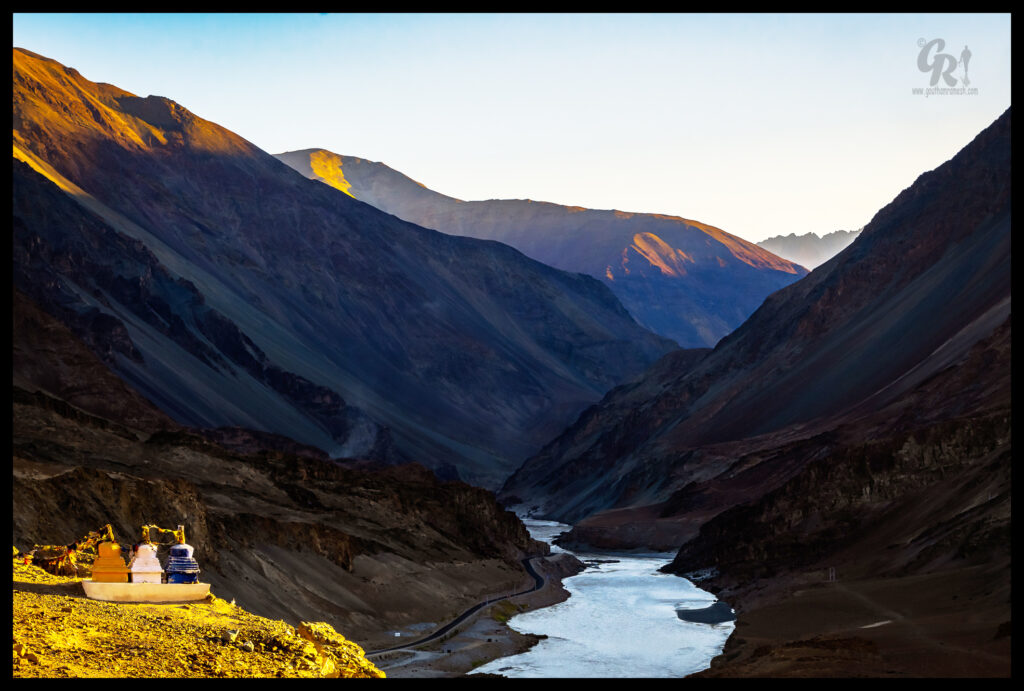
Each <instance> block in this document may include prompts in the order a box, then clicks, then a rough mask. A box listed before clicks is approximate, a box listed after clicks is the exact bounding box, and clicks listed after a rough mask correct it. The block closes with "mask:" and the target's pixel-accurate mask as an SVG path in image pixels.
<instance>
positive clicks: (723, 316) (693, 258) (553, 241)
mask: <svg viewBox="0 0 1024 691" xmlns="http://www.w3.org/2000/svg"><path fill="white" fill-rule="evenodd" d="M277 158H279V159H280V160H281V161H284V162H285V163H287V164H288V165H289V166H291V167H293V168H295V169H296V170H297V171H299V172H300V173H302V174H303V175H305V176H306V177H309V178H311V179H314V180H319V181H321V182H324V183H326V184H328V185H330V186H332V187H335V188H337V189H340V190H342V191H343V192H345V193H346V194H347V195H349V196H351V197H353V198H355V199H359V200H361V201H364V202H366V203H368V204H372V205H373V206H375V207H377V208H379V209H382V210H384V211H387V212H388V213H391V214H394V215H395V216H397V217H399V218H401V219H403V220H406V221H410V222H412V223H416V224H418V225H421V226H424V227H427V228H433V229H435V230H439V231H442V232H445V233H451V234H454V235H461V236H468V237H474V238H482V239H486V240H498V241H500V242H503V243H506V244H508V245H511V246H512V247H515V248H516V249H518V250H520V251H521V252H523V253H524V254H525V255H527V256H528V257H532V258H533V259H537V260H538V261H542V262H544V263H545V264H549V265H551V266H554V267H556V268H559V269H565V270H566V271H573V272H579V273H583V274H586V275H588V276H593V277H594V278H597V279H599V280H601V281H602V282H603V283H604V284H605V285H606V286H608V287H609V288H610V289H611V291H612V292H613V293H615V295H616V296H617V297H618V298H619V300H621V301H622V304H623V305H625V307H626V309H628V310H629V312H630V314H632V315H633V317H634V318H635V319H636V320H637V321H638V322H640V324H642V325H644V326H646V327H647V328H649V329H651V330H652V331H655V332H656V333H659V334H661V335H662V336H666V337H668V338H671V339H673V340H675V341H676V342H677V343H679V345H681V346H683V347H684V348H701V347H706V346H714V345H715V344H716V343H717V342H718V341H719V339H721V338H722V337H723V336H725V335H726V334H728V333H729V332H730V331H732V330H733V329H735V328H736V327H737V326H739V325H740V324H741V323H743V321H744V320H745V319H746V318H747V317H748V316H750V314H751V313H752V312H753V311H754V310H755V309H757V308H758V307H759V306H760V304H761V302H762V301H763V300H764V299H765V297H767V296H768V294H770V293H772V292H774V291H776V290H778V289H779V288H782V287H783V286H786V285H789V284H790V283H792V282H793V281H796V280H797V279H799V278H801V277H802V276H804V275H806V273H807V271H806V269H804V268H803V267H802V266H798V265H796V264H794V263H793V262H791V261H788V260H786V259H781V258H780V257H777V256H775V255H774V254H772V253H771V252H769V251H766V250H764V249H762V248H760V247H758V246H757V245H755V244H753V243H750V242H747V241H745V240H742V239H740V238H738V237H735V236H733V235H730V234H729V233H726V232H724V231H722V230H719V229H718V228H715V227H713V226H709V225H707V224H705V223H700V222H697V221H691V220H687V219H683V218H678V217H676V216H665V215H662V214H650V213H629V212H624V211H617V210H608V211H604V210H596V209H584V208H582V207H577V206H562V205H559V204H551V203H548V202H537V201H532V200H529V199H504V200H496V199H491V200H487V201H470V202H467V201H463V200H461V199H456V198H454V197H449V196H446V195H443V194H440V193H438V192H435V191H433V190H430V189H428V188H427V187H425V186H424V185H422V184H421V183H419V182H416V181H415V180H412V179H410V178H408V177H406V176H405V175H402V174H401V173H399V172H398V171H395V170H392V169H391V168H389V167H388V166H386V165H384V164H383V163H376V162H373V161H367V160H365V159H361V158H356V157H354V156H342V155H339V154H336V153H333V152H330V151H326V150H323V149H304V150H301V151H289V152H286V153H282V154H277Z"/></svg>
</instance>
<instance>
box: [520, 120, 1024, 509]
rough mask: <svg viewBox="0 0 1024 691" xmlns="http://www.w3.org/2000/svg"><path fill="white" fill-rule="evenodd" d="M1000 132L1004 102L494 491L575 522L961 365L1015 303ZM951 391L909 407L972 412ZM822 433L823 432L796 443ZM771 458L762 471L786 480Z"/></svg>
mask: <svg viewBox="0 0 1024 691" xmlns="http://www.w3.org/2000/svg"><path fill="white" fill-rule="evenodd" d="M1008 141H1009V115H1008V114H1007V115H1006V116H1004V117H1003V118H1001V119H1000V120H999V121H998V122H997V123H995V124H994V125H993V126H992V127H990V128H989V129H987V130H986V131H985V132H983V133H982V134H980V135H979V136H978V137H977V138H976V140H975V141H974V142H972V143H971V144H970V145H969V146H968V147H966V148H965V149H964V150H963V151H962V152H961V153H960V154H958V155H957V156H956V157H954V158H953V159H952V160H951V161H949V162H947V163H946V164H945V165H943V166H942V167H940V168H938V169H937V170H935V171H932V172H929V173H925V174H924V175H922V176H921V178H919V180H918V181H917V182H916V183H915V184H914V185H913V186H911V187H910V188H908V189H907V190H905V191H904V192H903V193H901V194H900V195H899V196H898V197H897V198H896V200H894V201H893V202H892V203H891V204H890V205H889V206H887V207H886V208H884V209H882V210H881V211H880V212H879V213H878V214H876V216H875V218H874V219H873V220H872V222H871V223H870V224H869V225H868V226H867V227H866V228H865V230H864V232H863V233H862V234H861V236H860V237H859V238H858V239H857V241H856V242H854V243H853V244H852V245H851V246H850V247H848V248H847V249H846V250H844V251H843V252H842V253H840V254H839V255H838V256H836V257H835V258H833V259H832V260H831V261H829V262H827V263H826V264H825V265H823V266H822V267H819V268H818V269H817V270H815V271H814V272H812V273H811V274H810V275H809V276H808V277H806V278H805V279H803V280H801V281H799V282H797V283H795V284H793V285H792V286H789V287H787V288H786V289H784V290H781V291H779V292H777V293H775V294H773V295H771V296H770V297H769V298H768V299H767V300H766V301H765V303H764V305H763V306H762V307H761V308H760V309H759V310H758V311H757V312H756V313H755V314H754V315H753V316H752V317H751V318H750V319H749V320H748V321H747V322H745V323H744V324H743V326H742V327H740V328H739V329H737V330H736V331H735V332H733V333H732V334H730V335H729V336H728V337H727V338H725V339H724V340H723V341H722V342H721V343H720V344H719V345H718V346H717V347H716V348H715V349H714V350H713V351H712V352H710V353H708V354H707V355H706V356H703V357H701V358H700V359H697V360H696V361H694V360H693V359H690V360H688V361H687V360H683V359H682V358H680V357H679V355H670V356H667V357H666V358H664V359H663V360H662V361H661V362H659V363H658V364H656V365H655V366H654V367H652V369H651V370H650V371H649V372H648V373H647V374H646V375H645V377H643V378H642V379H640V380H638V381H636V382H633V383H631V384H628V385H624V386H621V387H618V388H617V389H615V390H613V391H612V392H610V393H609V394H608V396H606V397H605V399H604V400H603V401H602V402H601V403H600V404H598V405H596V406H594V407H592V408H591V409H589V410H588V411H586V412H585V413H584V414H583V415H581V416H580V419H579V420H578V421H577V422H576V423H575V424H574V425H573V426H572V427H570V428H569V430H567V432H566V433H565V434H564V435H562V436H561V437H559V438H558V439H556V440H554V441H553V442H552V443H551V444H549V445H548V446H547V447H545V449H544V450H543V451H542V453H541V454H539V455H538V456H536V457H535V458H533V459H531V460H529V461H527V463H525V464H524V465H523V467H522V468H520V470H519V471H517V473H516V474H515V475H514V476H513V477H511V478H510V479H509V481H508V483H507V484H506V487H505V490H504V491H505V493H506V494H517V495H519V496H520V497H522V498H524V499H528V500H530V501H531V502H532V503H534V504H537V505H538V506H539V507H540V509H541V512H542V513H545V514H547V515H551V516H552V517H555V518H560V519H564V520H568V521H571V522H575V521H577V520H579V519H580V518H582V517H583V516H586V515H588V514H591V513H594V512H596V511H598V510H601V509H608V508H612V507H616V506H620V507H622V506H637V505H650V504H654V503H657V502H662V501H665V500H666V499H668V497H669V496H671V494H672V493H673V492H675V491H676V490H679V489H682V488H684V487H685V486H686V485H687V484H689V483H691V482H693V483H695V486H696V485H700V484H702V483H706V482H710V481H713V480H714V479H715V478H721V477H733V478H735V477H739V475H740V473H739V471H740V470H741V469H749V468H755V467H756V466H757V465H758V464H759V463H760V461H762V460H764V459H765V458H767V457H770V456H771V455H774V454H776V453H778V450H779V449H781V448H783V447H785V446H790V447H792V448H794V449H796V448H798V447H799V448H804V447H806V449H807V451H806V453H807V454H809V455H810V456H813V455H814V454H815V453H818V450H817V449H820V448H825V447H827V446H828V445H829V444H831V443H832V442H831V441H830V439H831V437H830V436H829V435H830V434H831V432H830V431H831V430H835V429H838V428H839V427H840V426H841V425H842V424H846V423H849V422H851V421H852V420H854V419H857V418H860V417H864V416H866V415H868V414H870V413H875V412H877V411H879V410H881V409H883V408H884V407H886V406H888V405H892V404H894V402H895V401H898V400H900V399H901V398H903V397H905V396H909V395H911V392H913V391H914V389H915V388H916V387H918V386H920V385H922V383H924V382H925V381H927V380H928V378H929V377H932V376H934V375H936V374H938V373H939V372H942V371H943V370H945V369H947V368H949V367H951V366H954V365H956V364H958V363H959V362H960V361H962V360H963V359H964V358H965V357H966V356H967V353H968V352H969V351H970V349H971V347H973V346H974V345H975V344H976V343H978V342H979V341H981V340H983V339H984V338H987V337H988V336H989V335H990V334H992V333H993V332H994V331H995V330H996V329H997V328H999V327H1000V325H1002V324H1003V323H1004V322H1005V321H1006V320H1007V319H1008V316H1009V312H1010V268H1009V267H1010V254H1009V183H1008V178H1009V154H1008V151H1009V146H1008ZM991 376H994V377H996V378H997V381H1002V380H1003V379H1006V378H1007V377H1008V372H1005V371H999V370H997V371H995V372H993V373H991ZM949 394H950V395H949V400H948V401H947V402H944V403H941V405H939V406H938V407H937V408H923V409H920V410H912V411H911V412H908V415H910V414H912V415H914V416H915V418H916V419H918V420H919V421H923V420H925V419H928V420H933V419H944V418H946V417H955V416H961V415H966V414H968V413H969V412H970V410H971V409H972V406H971V404H970V403H969V401H971V400H973V399H971V398H970V397H969V396H967V393H966V392H964V391H951V392H949ZM818 434H823V435H826V436H824V437H822V440H821V441H820V442H814V443H811V442H808V441H807V440H809V439H811V438H812V437H814V436H815V435H818ZM833 436H834V435H833ZM749 454H754V455H752V456H750V457H749V458H746V459H745V458H744V456H747V455H749ZM781 470H782V469H781V468H776V470H775V472H774V473H772V474H771V475H770V477H769V478H768V479H769V481H770V482H773V483H775V482H782V481H784V480H785V479H787V472H790V471H787V472H781ZM791 470H795V468H793V469H791ZM762 481H763V479H762ZM768 489H771V487H767V486H761V485H758V490H757V491H767V490H768ZM691 491H692V488H691ZM722 508H724V507H722Z"/></svg>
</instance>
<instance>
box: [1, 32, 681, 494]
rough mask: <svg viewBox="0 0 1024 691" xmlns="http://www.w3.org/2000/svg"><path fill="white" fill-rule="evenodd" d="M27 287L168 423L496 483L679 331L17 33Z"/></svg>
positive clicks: (19, 256) (19, 223) (21, 262)
mask: <svg viewBox="0 0 1024 691" xmlns="http://www.w3.org/2000/svg"><path fill="white" fill-rule="evenodd" d="M13 67H14V118H13V120H14V122H13V136H14V157H15V162H14V178H15V185H14V229H15V232H14V283H15V286H16V287H17V288H18V289H19V290H21V291H22V292H23V293H24V294H25V295H26V296H27V297H29V298H30V299H31V300H32V301H33V302H34V303H35V304H36V305H37V306H38V307H39V308H40V309H42V310H43V311H45V312H47V313H49V314H51V315H53V316H55V317H56V318H57V319H58V320H59V321H60V322H61V323H63V324H65V325H66V326H67V327H68V328H69V329H71V331H72V332H74V333H75V334H76V335H77V336H79V337H80V338H81V339H82V340H83V341H84V342H85V343H86V344H87V345H88V346H89V347H90V348H91V349H92V350H93V352H96V353H99V354H101V355H102V356H103V357H104V361H105V362H106V363H107V364H109V365H110V367H111V368H112V369H113V370H114V372H116V374H117V375H118V376H119V377H121V378H122V379H123V380H124V381H125V382H127V383H128V384H130V385H131V386H132V387H133V388H134V389H136V390H137V391H138V392H139V393H141V394H142V395H143V396H144V397H145V398H147V399H148V400H150V401H152V402H153V403H154V404H155V405H156V406H157V407H158V408H159V409H160V410H161V411H163V412H164V413H165V414H166V415H168V416H169V417H171V418H173V419H174V420H175V421H176V422H177V423H180V424H185V425H189V426H194V427H206V428H214V427H232V426H241V427H245V428H250V429H254V430H259V431H264V432H269V433H275V434H283V435H285V436H288V437H290V438H292V439H295V440H297V441H299V442H301V443H304V444H309V445H313V446H316V447H318V448H321V449H323V450H324V451H325V452H326V453H328V454H329V455H330V456H332V457H341V456H361V457H376V458H379V459H382V460H385V461H388V462H402V461H405V460H410V459H412V460H416V461H418V462H421V463H423V464H426V465H428V466H430V467H433V468H442V467H449V466H454V468H455V469H456V471H457V472H458V473H459V475H460V476H461V477H462V478H464V479H466V480H468V481H471V482H474V483H476V484H479V485H484V486H492V487H493V486H496V485H497V484H498V483H500V481H501V480H502V479H503V478H504V477H505V476H506V475H507V473H508V472H509V471H510V470H511V469H512V468H514V467H515V466H516V465H517V464H518V463H520V462H521V461H522V459H523V458H525V457H526V456H528V455H529V454H530V453H532V452H534V451H535V450H536V449H537V448H539V447H540V445H541V444H542V443H543V442H544V441H545V440H546V439H548V438H550V437H551V436H552V435H553V434H555V433H557V432H558V431H559V430H560V429H561V428H562V427H563V426H564V425H565V424H568V422H570V421H571V420H572V419H574V418H575V416H576V415H577V414H578V413H579V411H580V410H581V409H582V408H584V407H585V406H586V405H588V404H589V403H592V402H594V401H596V400H597V399H598V398H599V397H600V395H601V394H602V393H603V392H604V391H606V390H607V389H608V388H609V387H611V386H613V385H615V384H617V383H619V382H621V381H624V380H626V379H628V378H630V377H631V376H633V375H635V374H637V373H639V372H640V371H642V370H643V369H644V368H645V367H646V366H647V365H648V364H650V363H651V362H652V361H653V360H655V359H656V358H657V357H658V356H660V355H661V354H663V353H665V352H666V351H667V350H669V349H670V348H671V347H672V344H671V343H670V342H669V341H667V340H665V339H662V338H659V337H657V336H655V335H654V334H652V333H650V332H648V331H646V330H644V329H642V328H641V327H640V326H638V325H637V324H636V322H635V321H634V320H633V319H632V318H631V317H630V316H629V314H628V313H627V312H626V310H625V309H623V307H622V305H621V304H620V303H619V302H618V300H616V299H615V297H614V295H612V293H611V292H610V291H609V290H608V289H607V288H606V287H605V286H603V285H602V284H601V283H600V282H599V281H597V280H594V279H591V278H588V277H584V276H580V275H575V274H569V273H566V272H562V271H557V270H554V269H551V268H550V267H547V266H545V265H543V264H540V263H539V262H536V261H532V260H530V259H527V258H526V257H524V256H523V255H522V254H520V253H519V252H517V251H515V250H513V249H511V248H509V247H506V246H504V245H501V244H499V243H495V242H482V241H479V240H474V239H470V238H460V237H454V236H449V235H445V234H442V233H437V232H435V231H432V230H427V229H424V228H420V227H418V226H415V225H413V224H410V223H405V222H402V221H399V220H398V219H396V218H394V217H393V216H390V215H388V214H385V213H382V212H380V211H378V210H377V209H375V208H373V207H372V206H369V205H367V204H363V203H361V202H358V201H356V200H353V199H351V198H350V197H348V196H347V195H344V194H341V193H339V192H338V191H337V190H334V189H331V188H329V187H327V186H325V185H321V184H319V183H316V184H314V183H312V182H310V181H308V180H306V179H304V178H303V177H302V176H300V175H298V174H297V173H295V172H294V171H293V170H291V169H290V168H288V167H287V166H285V165H283V164H282V163H280V162H279V161H277V160H276V159H274V158H273V157H272V156H270V155H269V154H267V153H265V152H263V151H261V150H259V149H258V148H256V147H255V146H253V145H252V144H250V143H249V142H247V141H245V140H243V139H242V138H240V137H238V136H237V135H235V134H233V133H231V132H229V131H228V130H226V129H224V128H222V127H219V126H218V125H216V124H214V123H211V122H208V121H206V120H203V119H202V118H199V117H197V116H195V115H194V114H192V113H190V112H189V111H188V110H186V109H185V108H183V107H182V106H180V105H178V104H177V103H175V102H174V101H171V100H170V99H167V98H163V97H159V96H150V97H146V98H140V97H137V96H135V95H133V94H130V93H128V92H126V91H124V90H122V89H118V88H117V87H115V86H112V85H109V84H102V83H94V82H91V81H89V80H87V79H85V78H84V77H83V76H82V75H80V74H79V73H78V72H77V71H75V70H74V69H71V68H67V67H64V66H63V65H60V64H59V63H57V62H55V61H53V60H49V59H47V58H44V57H41V56H38V55H35V54H33V53H30V52H28V51H24V50H21V49H14V65H13Z"/></svg>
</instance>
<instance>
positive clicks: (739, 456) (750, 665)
mask: <svg viewBox="0 0 1024 691" xmlns="http://www.w3.org/2000/svg"><path fill="white" fill-rule="evenodd" d="M1009 142H1010V113H1009V111H1007V112H1006V113H1005V114H1004V115H1003V116H1002V117H1000V118H999V119H998V120H997V121H996V122H995V123H993V124H992V125H991V126H990V127H988V128H987V129H986V130H985V131H983V132H982V133H980V134H979V135H978V136H977V137H976V138H975V139H974V141H972V142H971V143H970V144H969V145H968V146H966V147H965V148H964V149H963V150H962V151H961V152H960V153H958V154H957V155H956V156H955V157H954V158H952V159H951V160H950V161H948V162H947V163H945V164H944V165H942V166H940V167H939V168H937V169H936V170H934V171H931V172H928V173H925V174H924V175H922V176H921V177H920V178H919V179H918V180H917V181H916V182H915V183H914V185H912V186H911V187H910V188H908V189H907V190H904V191H903V192H902V193H901V194H900V195H899V196H898V197H897V198H896V199H895V200H894V201H893V202H892V203H891V204H889V205H888V206H887V207H885V208H884V209H882V210H881V211H879V212H878V214H876V216H875V217H874V219H872V221H871V223H869V224H868V225H867V227H866V228H865V229H864V231H863V232H862V233H861V235H860V236H859V237H858V239H857V240H856V241H855V242H854V243H853V244H851V245H850V246H849V247H848V248H847V249H846V250H844V251H843V252H841V253H840V254H839V255H837V256H836V257H834V258H833V259H832V260H830V261H829V262H827V263H826V264H824V265H823V266H821V267H819V268H818V269H816V270H815V271H813V272H812V273H811V274H810V275H809V276H808V277H806V278H804V279H803V280H801V281H799V282H797V283H795V284H793V285H792V286H789V287H788V288H785V289H783V290H781V291H779V292H777V293H775V294H773V295H772V296H770V297H769V298H768V299H767V300H766V301H765V304H764V305H763V306H762V307H761V309H759V310H758V311H757V312H756V313H755V314H754V315H753V316H752V317H751V318H750V319H749V320H748V321H747V322H746V323H745V324H744V325H743V326H742V327H740V328H739V329H737V330H736V331H735V332H734V333H732V334H730V335H729V336H728V337H727V338H725V339H723V341H722V342H721V343H720V344H719V345H718V346H717V347H716V348H715V349H714V350H713V351H711V352H710V353H704V354H701V353H695V354H694V355H693V356H692V357H685V353H686V351H682V352H679V353H674V354H670V355H668V356H666V357H664V358H663V359H662V360H661V361H659V362H658V363H656V364H655V365H654V366H653V367H652V368H651V370H649V371H648V373H647V374H646V375H645V376H644V377H642V378H641V379H638V380H636V381H634V382H632V383H629V384H626V385H623V386H620V387H617V388H616V389H614V390H612V391H611V392H609V394H608V395H607V396H606V397H605V399H604V400H603V401H602V402H601V403H599V404H598V405H595V406H593V407H591V408H590V409H588V410H587V411H585V412H584V413H583V414H582V415H581V416H580V418H579V419H578V420H577V422H576V423H574V424H573V425H572V426H570V428H569V429H568V430H567V431H566V433H565V434H563V435H562V436H560V437H559V438H557V439H555V440H554V441H552V442H551V444H549V445H548V446H547V447H545V449H544V450H543V451H542V452H541V453H540V454H539V455H538V456H536V457H534V458H533V459H530V460H528V461H527V462H526V463H525V464H524V465H523V467H522V468H520V469H519V470H518V471H517V472H516V473H515V474H514V475H513V476H512V477H511V478H510V479H509V481H508V482H507V483H506V485H505V487H504V489H503V490H502V493H501V495H502V496H504V497H505V499H506V500H507V501H509V502H513V501H516V502H522V508H530V509H532V510H533V511H534V513H535V514H536V515H537V516H538V517H546V518H552V519H556V520H561V521H565V522H571V523H575V528H574V530H573V531H572V532H571V533H570V534H568V535H566V536H563V538H562V542H563V543H564V544H568V545H579V544H581V543H582V544H591V545H597V546H601V547H605V548H613V549H614V548H625V547H631V546H641V545H642V546H650V547H659V548H665V547H666V546H668V545H669V544H671V543H672V542H673V541H675V542H676V544H677V545H681V547H680V548H679V551H678V556H677V558H676V559H675V561H674V562H673V563H672V564H671V565H670V566H669V567H667V570H669V571H671V572H674V573H677V574H688V573H693V572H697V571H700V570H704V569H712V570H714V572H716V573H717V575H716V576H714V577H713V578H710V579H707V580H703V581H701V587H707V588H709V589H711V590H712V591H714V592H716V593H718V594H719V596H720V597H722V598H723V599H726V600H728V601H729V602H730V604H733V605H734V606H735V608H736V609H737V611H738V615H739V619H738V624H737V633H736V634H735V635H734V638H733V639H731V641H730V643H729V645H728V646H727V649H726V654H725V656H724V657H723V658H721V659H720V660H719V661H717V662H716V664H715V665H714V666H713V668H712V670H711V671H709V672H708V674H709V675H722V676H729V675H741V676H759V675H772V676H785V675H793V676H815V675H831V676H845V675H847V674H864V675H870V676H876V675H881V676H884V675H894V676H919V675H927V676H943V675H947V674H948V675H955V676H976V675H982V676H1005V675H1007V674H1008V673H1009V658H1008V653H1009V640H1008V639H1009V630H1010V598H1009V593H1010V587H1009V584H1010V547H1009V544H1010V494H1011V478H1010V463H1011V458H1012V451H1011V449H1012V440H1011V422H1012V415H1011V395H1010V389H1011V386H1010V369H1011V367H1010V360H1011V326H1010V312H1011V309H1010V307H1011V300H1010V285H1011V281H1010V245H1009V243H1010V183H1009V179H1010V154H1009V151H1010V144H1009ZM797 598H799V599H797ZM781 620H785V621H786V622H788V624H786V625H781V624H780V621H781ZM745 627H749V628H745ZM876 629H877V630H876Z"/></svg>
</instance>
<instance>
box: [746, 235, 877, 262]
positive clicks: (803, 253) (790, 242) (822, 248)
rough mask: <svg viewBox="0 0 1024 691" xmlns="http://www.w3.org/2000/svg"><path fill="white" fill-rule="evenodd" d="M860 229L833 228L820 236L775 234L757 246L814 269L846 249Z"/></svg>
mask: <svg viewBox="0 0 1024 691" xmlns="http://www.w3.org/2000/svg"><path fill="white" fill-rule="evenodd" d="M861 230H864V229H863V228H861V229H860V230H835V231H832V232H831V233H825V234H824V235H820V236H819V235H818V234H817V233H804V234H803V235H797V234H796V233H790V234H789V235H775V236H773V237H770V238H766V239H764V240H761V241H760V242H758V243H757V246H758V247H763V248H764V249H766V250H768V251H769V252H771V253H772V254H777V255H778V256H780V257H785V258H786V259H788V260H790V261H792V262H796V263H797V264H799V265H800V266H803V267H806V268H807V269H816V268H817V267H818V266H820V265H822V264H824V263H825V262H827V261H828V260H829V259H831V258H832V257H834V256H836V255H837V254H839V253H840V252H842V251H843V250H844V249H846V248H847V247H848V246H849V244H850V243H851V242H853V241H854V240H856V239H857V236H858V235H860V232H861Z"/></svg>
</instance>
